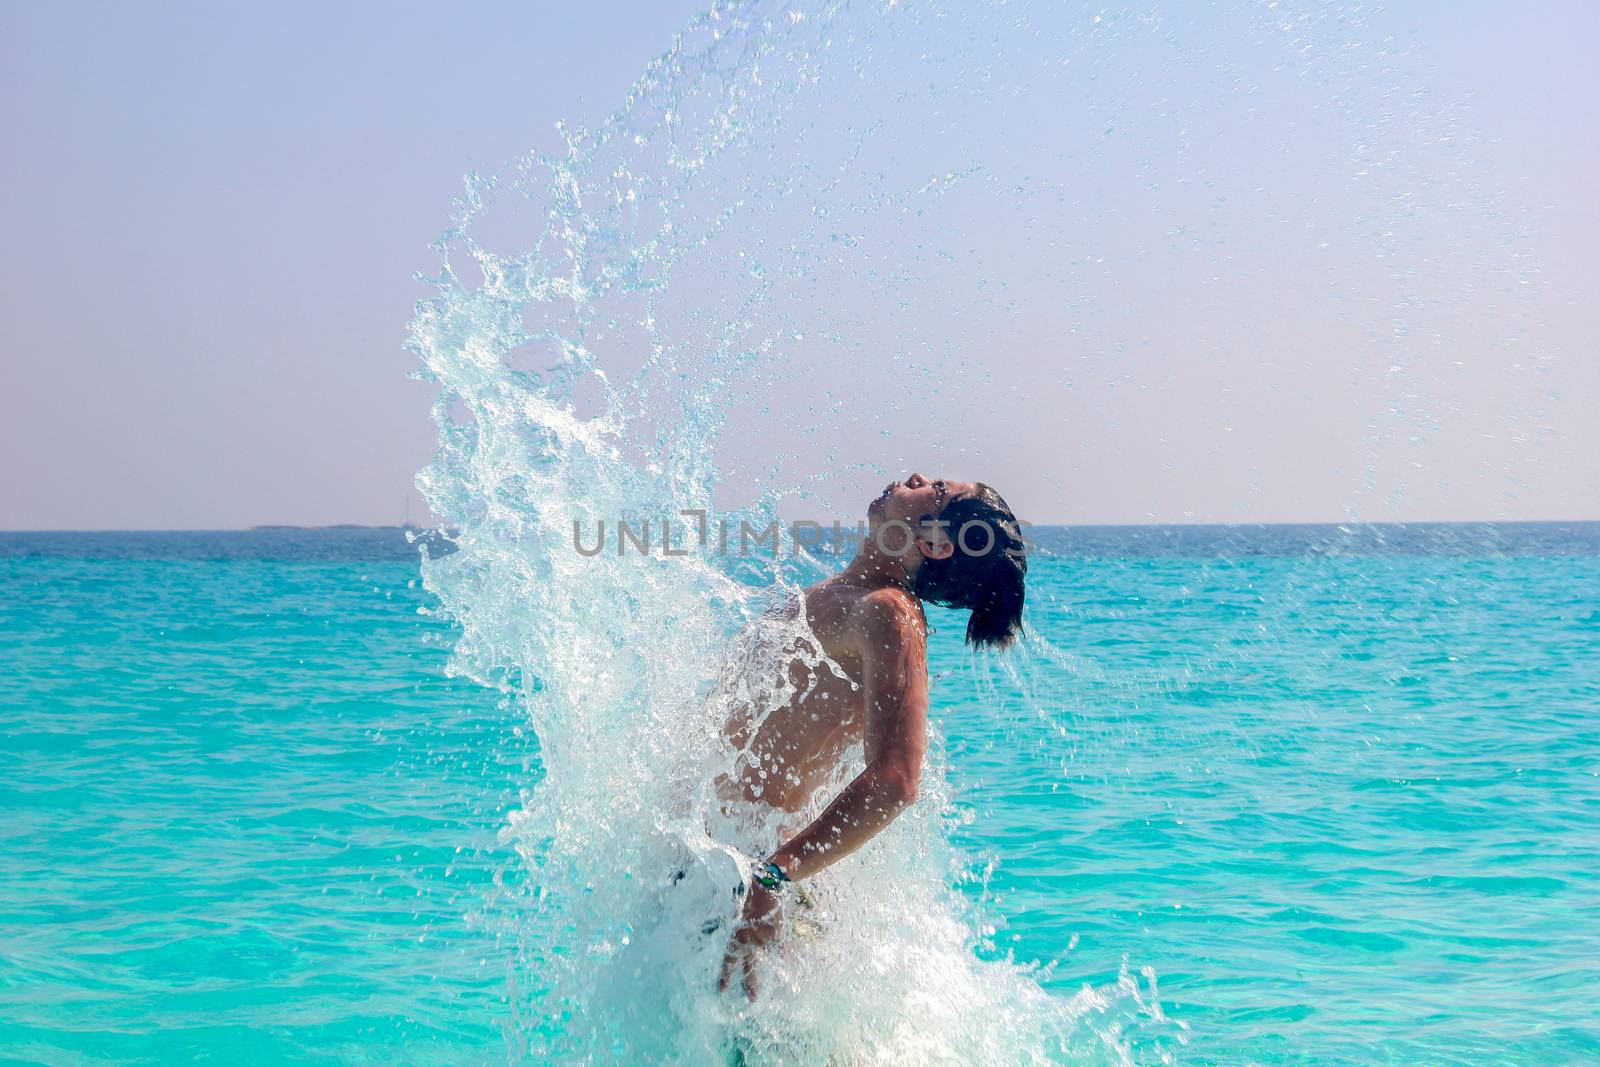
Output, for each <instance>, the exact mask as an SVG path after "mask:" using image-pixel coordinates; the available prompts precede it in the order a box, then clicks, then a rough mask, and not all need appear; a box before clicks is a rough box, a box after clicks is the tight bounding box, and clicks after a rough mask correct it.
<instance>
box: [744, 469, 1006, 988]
mask: <svg viewBox="0 0 1600 1067" xmlns="http://www.w3.org/2000/svg"><path fill="white" fill-rule="evenodd" d="M867 519H868V533H867V536H866V537H865V538H863V540H862V543H861V548H860V550H859V551H858V552H857V554H856V556H855V559H854V560H852V561H851V563H850V565H849V566H847V567H846V568H845V569H844V570H843V571H842V572H840V573H839V574H837V575H835V576H834V577H832V578H829V579H827V580H826V581H822V582H819V583H817V584H816V585H813V586H811V587H810V588H809V589H807V590H806V591H805V594H804V597H803V610H804V612H805V621H806V623H807V625H808V626H809V629H810V632H811V634H812V635H814V637H815V638H816V640H817V642H818V643H819V644H820V645H821V649H820V651H821V652H822V653H823V654H825V656H826V657H827V659H828V660H830V661H831V665H836V666H837V667H838V669H839V670H838V671H833V670H831V669H830V670H825V671H815V672H812V673H810V674H809V675H808V677H807V679H806V682H805V683H804V684H803V685H802V684H796V685H795V687H794V688H795V689H796V691H798V693H799V695H797V696H795V697H794V698H793V699H791V700H789V701H788V702H787V703H786V704H784V705H783V706H782V707H779V708H777V709H774V710H772V711H770V712H769V713H768V714H766V715H765V716H763V717H761V718H760V719H759V721H752V719H751V718H749V717H741V716H739V715H735V716H734V717H733V720H732V721H730V722H729V724H728V728H727V729H728V736H729V738H730V740H731V741H732V742H733V744H734V746H735V748H736V749H737V750H738V752H739V755H740V759H739V769H738V770H737V771H735V772H734V773H733V774H731V775H725V776H723V777H722V778H721V779H719V781H718V783H717V785H718V792H719V793H720V794H722V796H723V797H724V798H725V799H726V800H728V801H729V802H730V803H739V804H743V805H747V806H755V805H760V806H766V807H768V808H773V809H778V811H780V812H785V813H801V812H804V811H805V810H806V809H807V808H808V807H809V806H810V805H809V804H808V801H809V800H810V799H811V797H812V796H813V795H814V794H815V792H816V790H817V789H818V787H819V786H820V785H823V784H825V783H826V782H827V780H828V778H829V777H830V775H832V774H833V773H835V772H836V771H837V770H838V768H839V766H840V764H841V762H842V761H843V759H844V758H845V757H846V755H847V753H848V752H849V750H850V749H851V748H852V747H853V746H855V745H856V744H858V743H859V744H860V745H861V746H862V751H863V755H864V757H865V763H866V769H865V770H863V771H862V772H861V773H860V774H859V775H857V776H856V778H855V779H854V780H853V781H851V782H850V783H849V785H847V786H846V787H845V788H844V790H843V791H842V792H840V793H839V794H838V795H837V796H836V797H835V798H834V799H833V801H832V802H831V803H829V804H828V805H827V806H826V807H825V808H824V809H823V811H822V813H821V814H820V815H818V816H817V817H816V818H815V819H813V820H812V821H811V822H810V824H809V825H806V826H805V828H804V829H803V830H801V831H800V832H799V833H797V834H795V835H794V836H793V837H791V838H789V839H788V840H787V841H786V842H785V843H784V844H783V845H782V846H781V847H780V848H778V849H777V851H775V852H773V853H772V855H771V856H770V857H768V858H767V859H766V860H765V861H764V862H762V863H759V864H758V865H757V866H756V868H755V875H754V879H753V881H752V883H751V885H750V886H749V890H748V892H747V893H746V894H745V898H744V906H743V909H742V915H741V916H740V920H739V922H738V923H737V925H736V927H735V930H734V934H733V937H732V940H731V941H730V943H729V945H728V949H727V953H726V955H725V956H724V958H723V964H722V972H721V978H720V980H719V983H718V987H719V988H720V989H727V988H728V986H729V985H730V984H731V983H732V982H733V981H734V980H735V979H736V978H737V979H738V980H739V981H740V983H741V984H742V985H743V987H744V989H745V992H746V995H747V996H749V997H750V998H751V999H752V1000H753V999H754V998H755V994H756V978H755V959H756V955H757V952H758V951H759V950H760V949H761V947H762V946H763V945H765V944H766V943H767V942H769V941H770V940H771V939H772V938H773V937H774V935H775V934H776V933H777V930H778V920H779V912H780V896H781V894H783V893H785V892H787V891H788V889H789V887H788V886H787V885H786V883H791V882H801V881H803V880H804V879H806V878H808V877H810V876H812V875H814V874H816V873H817V872H818V871H820V870H822V869H824V868H825V867H828V866H830V865H831V864H834V863H837V862H838V861H839V860H841V859H843V858H844V857H845V856H848V855H849V854H850V853H852V852H854V851H855V850H856V849H858V848H860V847H861V846H862V845H864V844H866V843H867V842H868V841H869V840H871V839H872V838H873V837H874V836H875V835H876V834H877V833H878V832H879V831H881V830H882V829H883V828H884V827H885V826H887V825H889V823H890V822H891V821H893V820H894V818H895V816H896V815H898V814H899V813H900V812H901V811H902V810H903V809H904V808H905V807H906V806H907V805H909V804H910V803H911V802H912V801H913V800H914V799H916V795H917V783H918V778H919V777H920V774H921V770H922V756H923V750H924V749H925V748H926V746H927V715H928V665H927V620H926V618H925V616H924V615H923V610H922V603H923V601H931V602H933V603H935V604H941V605H944V606H946V607H952V608H961V609H966V610H968V611H970V612H971V615H970V616H969V617H968V620H967V643H968V644H970V645H974V646H980V647H1003V646H1005V645H1007V644H1009V643H1010V642H1011V641H1012V640H1013V639H1014V638H1015V637H1016V635H1017V634H1018V633H1019V632H1020V630H1021V628H1022V602H1023V591H1024V590H1023V586H1024V580H1025V578H1026V576H1027V569H1028V568H1027V559H1026V557H1025V555H1024V547H1025V546H1024V542H1023V539H1022V535H1021V530H1020V527H1019V524H1018V522H1017V519H1016V517H1015V516H1014V515H1013V514H1012V512H1011V509H1010V508H1009V507H1008V506H1007V505H1006V502H1005V501H1004V500H1002V499H1001V498H1000V494H998V493H996V492H995V491H994V490H993V489H991V488H989V487H988V486H986V485H982V484H980V483H976V482H950V481H944V480H942V479H940V480H936V481H929V480H928V479H927V478H924V477H923V476H922V475H920V474H913V475H911V476H910V477H909V478H907V479H906V480H905V481H903V482H894V483H891V484H890V485H889V486H888V487H887V488H886V489H884V491H883V493H882V494H880V495H879V496H878V498H877V499H876V500H874V501H873V502H872V504H871V505H870V506H869V507H868V509H867ZM796 610H799V609H798V608H797V609H796ZM841 672H842V673H841Z"/></svg>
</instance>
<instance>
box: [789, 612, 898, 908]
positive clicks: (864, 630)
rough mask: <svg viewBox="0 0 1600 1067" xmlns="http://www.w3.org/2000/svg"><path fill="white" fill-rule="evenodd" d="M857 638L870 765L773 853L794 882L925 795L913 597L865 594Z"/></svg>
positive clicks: (839, 855)
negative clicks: (921, 787) (921, 786)
mask: <svg viewBox="0 0 1600 1067" xmlns="http://www.w3.org/2000/svg"><path fill="white" fill-rule="evenodd" d="M857 637H858V640H859V641H860V647H861V658H862V667H863V675H864V677H863V679H862V683H863V685H864V687H865V690H866V693H865V696H866V711H867V721H866V737H865V748H866V761H867V766H866V769H865V770H863V771H862V772H861V773H860V774H858V775H857V776H856V777H855V779H854V780H853V781H852V782H851V783H850V784H849V785H847V786H846V787H845V788H844V790H843V791H842V792H840V794H839V795H838V796H837V797H835V798H834V800H833V803H831V804H829V805H828V806H827V808H826V809H825V810H824V811H823V812H822V814H821V815H819V816H817V818H816V820H815V821H813V822H812V823H811V825H810V826H807V827H806V828H805V829H804V830H802V831H801V832H800V833H799V834H797V835H796V836H795V837H794V839H793V840H791V841H790V842H789V843H788V844H786V845H784V846H783V847H782V848H780V849H779V850H778V851H777V852H776V853H774V854H773V856H772V861H773V862H774V863H776V864H777V865H778V866H779V867H781V868H783V872H784V873H785V874H786V875H788V876H789V877H790V878H792V879H800V878H805V877H807V876H809V875H813V874H816V873H817V872H818V871H820V870H822V869H823V868H824V867H828V866H831V865H832V864H834V863H836V862H838V861H839V860H841V859H843V858H844V857H845V856H848V855H849V854H850V853H852V852H854V851H855V850H856V849H858V848H860V847H861V846H862V845H864V844H866V843H867V842H868V841H870V840H872V838H873V837H875V836H876V835H877V834H878V832H879V831H881V830H882V829H883V828H884V827H885V826H888V825H889V823H891V822H893V821H894V818H895V816H897V815H899V814H900V812H901V811H902V810H904V809H905V807H906V806H907V805H909V804H910V803H911V802H912V801H913V800H915V799H916V798H917V782H918V780H919V779H920V778H921V775H922V755H923V753H924V752H925V751H926V750H927V747H928V660H927V635H926V633H925V631H924V629H923V621H922V613H921V612H920V611H918V610H917V608H916V605H915V603H914V602H912V601H911V600H910V598H909V597H908V596H906V595H905V594H903V593H901V592H899V591H897V590H889V589H883V590H878V591H877V592H873V593H869V594H867V596H865V597H863V598H862V603H861V607H860V608H859V609H858V612H857Z"/></svg>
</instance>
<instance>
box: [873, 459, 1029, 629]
mask: <svg viewBox="0 0 1600 1067" xmlns="http://www.w3.org/2000/svg"><path fill="white" fill-rule="evenodd" d="M867 517H868V520H869V524H870V526H871V529H872V533H873V536H874V537H876V538H878V540H879V543H880V544H882V545H884V546H886V547H887V548H888V549H889V550H890V551H891V552H902V551H903V554H902V555H901V559H902V562H903V564H904V565H905V569H906V573H907V575H909V576H910V577H911V580H912V587H913V589H914V590H915V592H916V594H917V595H918V596H919V597H921V598H922V599H923V600H926V601H930V602H932V603H935V604H941V605H943V606H944V607H948V608H966V609H967V610H968V611H970V612H971V613H972V614H971V615H970V616H969V617H968V619H967V643H968V644H969V645H978V646H984V647H994V648H999V647H1004V646H1005V645H1008V644H1010V643H1011V642H1012V641H1013V640H1014V639H1015V638H1016V636H1017V634H1019V633H1020V632H1021V631H1022V602H1023V593H1024V586H1025V584H1026V579H1027V575H1028V560H1027V556H1026V554H1025V548H1026V545H1025V543H1024V541H1023V539H1022V529H1021V524H1019V523H1018V522H1017V517H1016V516H1015V515H1014V514H1012V512H1011V508H1010V507H1009V506H1008V505H1007V504H1006V502H1005V500H1004V499H1002V498H1001V496H1000V494H999V493H997V492H995V491H994V490H993V489H991V488H989V487H988V486H987V485H984V484H982V483H981V482H953V481H946V480H944V479H942V478H941V479H936V480H933V481H929V480H928V479H927V478H924V477H923V476H922V475H920V474H913V475H911V476H910V477H908V478H907V479H906V480H905V481H903V482H892V483H890V485H889V486H888V487H887V488H885V489H884V491H883V492H882V493H881V494H880V495H879V496H878V498H877V499H876V500H874V501H873V502H872V504H871V505H870V506H869V507H868V509H867ZM891 526H893V527H897V528H900V529H901V535H900V536H899V538H898V539H897V538H896V537H895V536H894V532H892V531H890V530H889V529H888V527H891ZM905 530H909V531H910V532H911V537H912V539H913V543H912V544H906V541H907V538H906V536H905V534H904V531H905Z"/></svg>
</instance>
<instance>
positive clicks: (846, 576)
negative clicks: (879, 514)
mask: <svg viewBox="0 0 1600 1067" xmlns="http://www.w3.org/2000/svg"><path fill="white" fill-rule="evenodd" d="M921 562H922V556H921V554H920V553H918V552H916V550H914V549H913V550H912V551H911V552H908V553H906V554H905V555H903V556H893V555H890V554H889V553H887V552H884V551H883V550H882V549H880V548H879V547H878V546H877V544H876V543H875V542H874V541H873V540H872V539H871V538H870V537H869V538H867V539H866V540H864V541H862V542H861V548H860V549H859V550H858V551H857V552H856V556H855V559H852V560H851V561H850V563H849V565H848V566H846V567H845V569H844V570H842V571H840V572H839V579H840V581H844V582H848V583H850V584H851V585H854V586H860V587H862V588H867V589H880V588H883V587H885V586H891V585H892V586H898V587H899V588H901V589H904V590H905V591H906V592H908V593H914V592H915V591H916V589H915V583H916V576H917V564H919V563H921Z"/></svg>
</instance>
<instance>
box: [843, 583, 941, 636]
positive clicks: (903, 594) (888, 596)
mask: <svg viewBox="0 0 1600 1067" xmlns="http://www.w3.org/2000/svg"><path fill="white" fill-rule="evenodd" d="M851 616H852V618H853V621H854V622H855V624H856V628H857V629H858V630H859V632H860V633H861V634H862V635H863V636H865V637H867V638H870V639H874V640H882V639H885V638H890V637H904V636H911V635H913V634H920V633H921V632H922V627H923V617H922V602H921V601H920V600H918V599H917V598H916V596H915V595H914V594H912V593H910V592H908V591H907V590H905V589H901V588H900V587H898V586H884V587H882V588H879V589H870V590H866V591H864V592H862V593H861V595H860V596H859V597H857V599H856V602H855V604H854V605H853V609H852V611H851Z"/></svg>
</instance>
